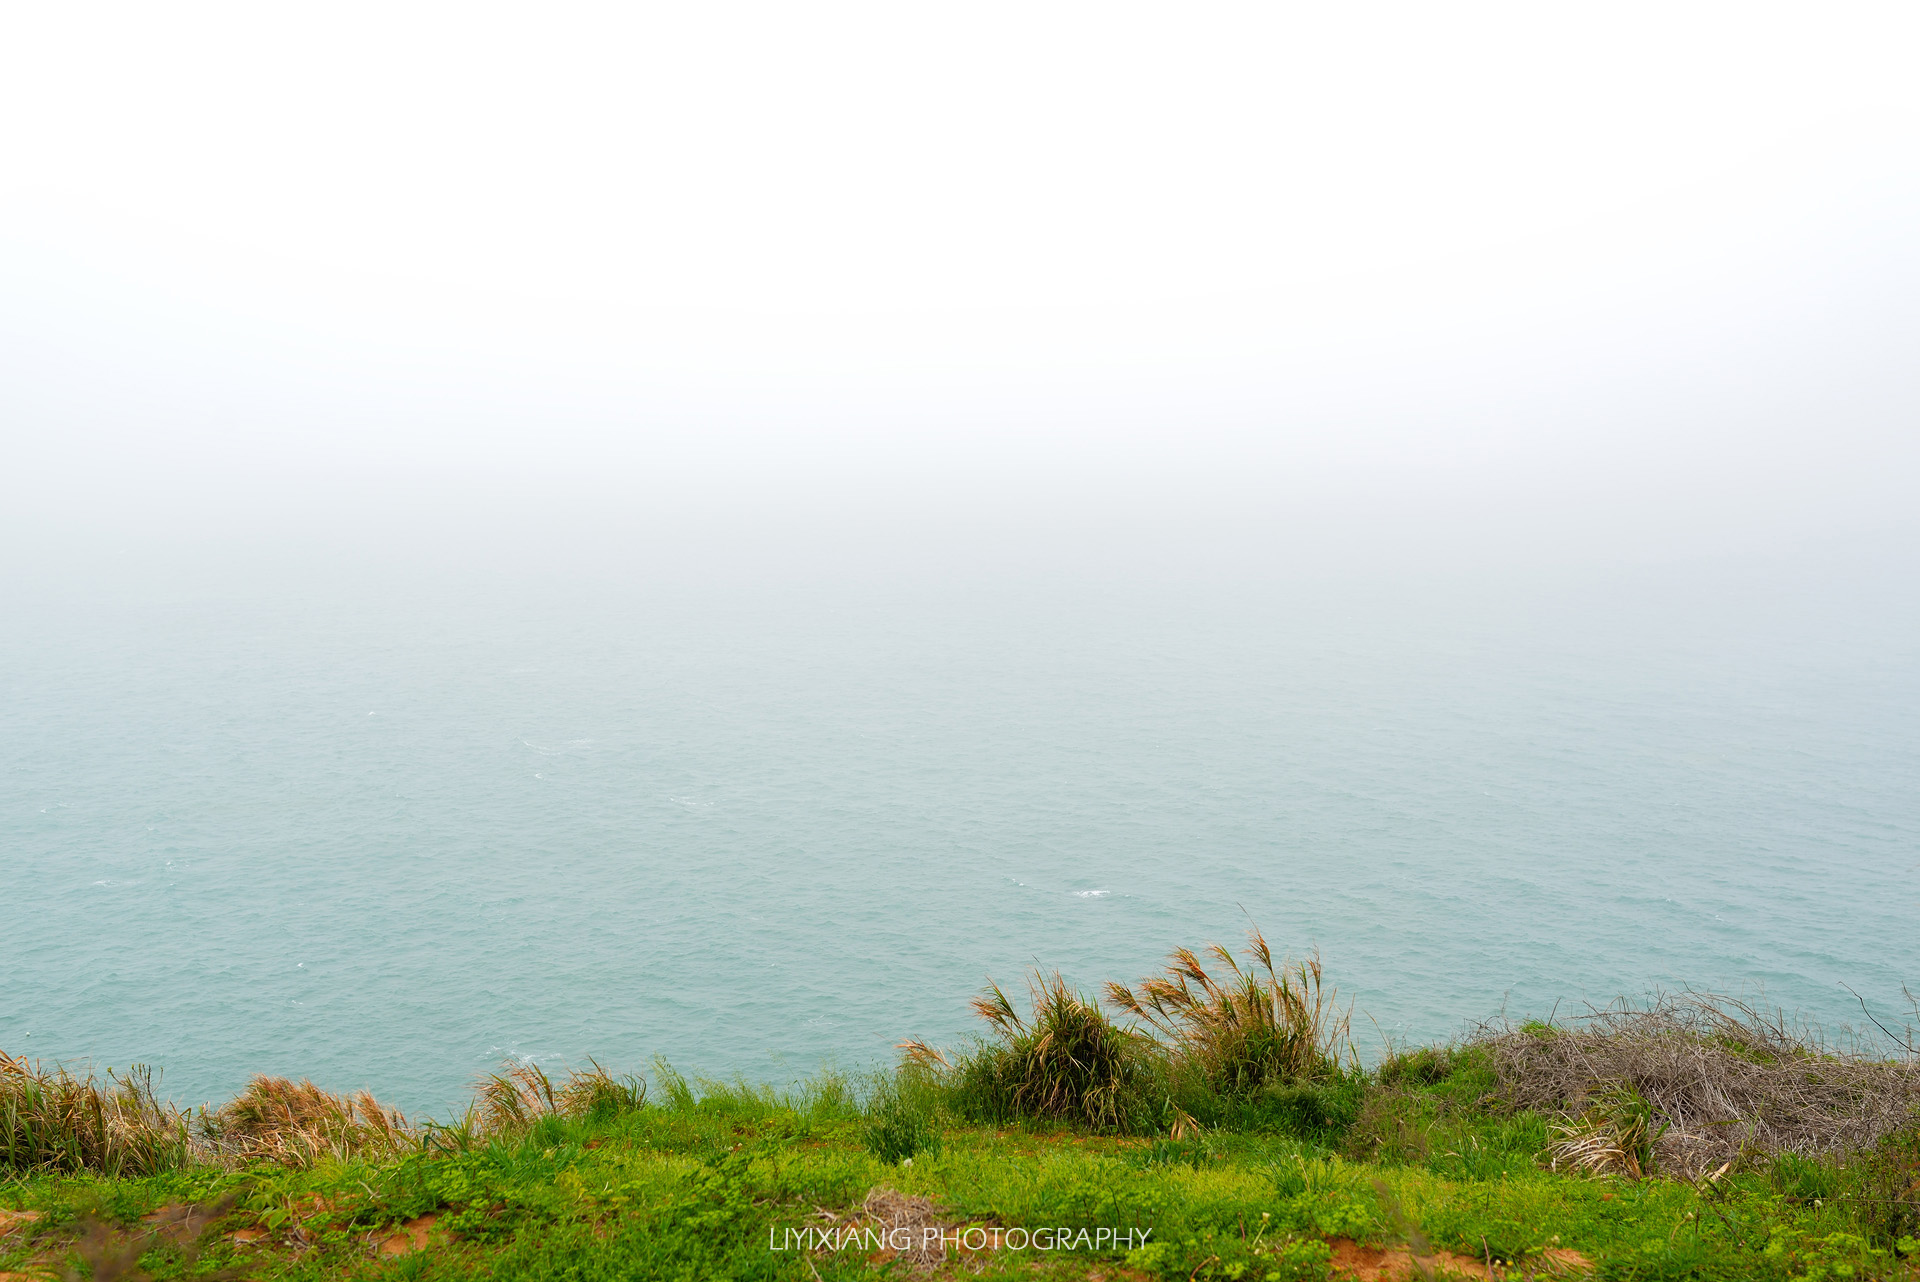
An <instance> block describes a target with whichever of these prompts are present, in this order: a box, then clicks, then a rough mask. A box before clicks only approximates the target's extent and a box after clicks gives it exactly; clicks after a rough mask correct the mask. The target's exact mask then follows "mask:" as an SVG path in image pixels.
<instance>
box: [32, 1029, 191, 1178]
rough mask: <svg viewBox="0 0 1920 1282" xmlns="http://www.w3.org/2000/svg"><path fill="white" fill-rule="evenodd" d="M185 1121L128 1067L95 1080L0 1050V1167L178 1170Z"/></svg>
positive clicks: (184, 1152) (119, 1172) (139, 1071)
mask: <svg viewBox="0 0 1920 1282" xmlns="http://www.w3.org/2000/svg"><path fill="white" fill-rule="evenodd" d="M188 1155H189V1154H188V1138H187V1118H186V1115H185V1114H183V1113H181V1112H180V1111H179V1110H178V1109H176V1108H174V1107H173V1106H172V1105H171V1104H165V1103H162V1102H161V1101H160V1100H159V1099H157V1098H156V1097H155V1096H154V1093H153V1076H152V1074H151V1072H150V1071H149V1070H148V1069H146V1068H145V1067H143V1066H140V1065H135V1066H134V1067H133V1068H131V1069H129V1070H127V1072H126V1074H125V1075H124V1076H122V1075H119V1074H116V1073H114V1072H112V1071H111V1070H109V1071H108V1073H107V1078H106V1080H105V1081H104V1082H103V1081H100V1080H99V1079H97V1078H95V1077H94V1076H93V1074H92V1073H88V1074H87V1076H85V1077H84V1078H82V1077H76V1076H74V1075H73V1074H72V1073H70V1072H68V1071H67V1070H66V1069H65V1068H61V1067H55V1068H52V1069H49V1068H45V1067H43V1066H42V1065H39V1064H29V1063H28V1062H27V1061H26V1060H25V1059H18V1058H15V1057H13V1056H11V1055H8V1054H7V1053H6V1052H5V1051H0V1168H4V1169H9V1170H15V1171H33V1170H54V1171H97V1172H99V1173H101V1174H103V1175H108V1176H115V1177H119V1176H137V1175H151V1174H153V1173H155V1172H157V1171H166V1170H172V1169H174V1168H176V1167H178V1166H181V1165H184V1164H185V1163H186V1161H187V1158H188Z"/></svg>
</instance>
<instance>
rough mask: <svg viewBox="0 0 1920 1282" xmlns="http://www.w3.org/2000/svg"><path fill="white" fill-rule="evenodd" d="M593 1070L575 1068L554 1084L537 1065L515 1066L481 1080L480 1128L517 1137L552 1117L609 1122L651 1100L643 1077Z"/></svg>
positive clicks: (594, 1066)
mask: <svg viewBox="0 0 1920 1282" xmlns="http://www.w3.org/2000/svg"><path fill="white" fill-rule="evenodd" d="M587 1062H588V1063H589V1064H590V1065H592V1067H590V1068H584V1069H575V1070H573V1071H572V1072H570V1073H568V1074H567V1076H566V1077H565V1078H564V1079H563V1080H562V1081H561V1082H559V1083H558V1084H557V1085H556V1084H555V1082H554V1080H553V1078H552V1077H550V1076H549V1075H548V1074H547V1073H546V1071H545V1070H543V1069H542V1068H541V1067H540V1066H539V1065H537V1064H533V1063H520V1062H511V1063H509V1064H508V1065H507V1066H506V1067H505V1068H504V1069H503V1070H502V1071H500V1072H498V1073H492V1074H489V1075H488V1076H487V1077H485V1078H483V1079H481V1082H480V1087H479V1090H478V1092H477V1094H478V1099H477V1100H476V1105H475V1121H476V1123H477V1129H478V1130H479V1132H480V1133H482V1134H485V1135H515V1134H519V1133H520V1132H522V1131H525V1130H527V1129H528V1128H530V1127H532V1126H533V1125H534V1124H535V1123H536V1122H539V1121H541V1120H542V1119H543V1118H548V1117H564V1118H571V1119H573V1120H575V1121H595V1122H598V1121H605V1120H607V1119H609V1118H612V1117H617V1116H619V1115H620V1114H621V1113H625V1112H629V1111H631V1110H633V1109H637V1108H639V1107H640V1106H641V1105H642V1104H643V1103H645V1102H646V1098H647V1083H646V1081H645V1079H643V1078H641V1077H638V1076H622V1077H616V1076H614V1075H613V1074H612V1073H609V1072H608V1071H607V1070H606V1069H604V1068H602V1067H600V1064H599V1062H598V1061H595V1060H589V1061H587Z"/></svg>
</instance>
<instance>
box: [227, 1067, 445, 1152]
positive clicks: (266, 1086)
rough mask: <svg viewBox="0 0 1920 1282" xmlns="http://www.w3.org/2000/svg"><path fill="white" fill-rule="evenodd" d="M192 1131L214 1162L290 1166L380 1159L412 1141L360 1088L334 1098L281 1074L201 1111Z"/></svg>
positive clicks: (397, 1118)
mask: <svg viewBox="0 0 1920 1282" xmlns="http://www.w3.org/2000/svg"><path fill="white" fill-rule="evenodd" d="M199 1131H200V1135H199V1140H200V1144H201V1146H202V1147H203V1148H204V1149H205V1151H206V1152H207V1154H208V1155H209V1156H211V1157H214V1158H215V1159H217V1160H225V1161H231V1162H252V1161H266V1162H276V1163H278V1164H280V1165H282V1166H292V1167H303V1166H311V1165H313V1163H315V1162H317V1161H319V1160H321V1159H322V1158H334V1159H338V1160H341V1161H345V1160H347V1159H350V1158H355V1157H379V1156H384V1155H386V1154H389V1153H394V1152H398V1151H400V1150H402V1149H405V1148H408V1147H410V1146H412V1145H413V1144H414V1143H415V1142H416V1136H415V1134H414V1132H413V1130H412V1129H411V1128H409V1127H408V1126H407V1119H406V1118H405V1117H403V1116H402V1115H401V1114H400V1113H399V1112H398V1111H397V1110H395V1109H389V1108H383V1107H382V1106H381V1105H380V1104H379V1103H378V1102H377V1101H376V1100H375V1099H374V1098H373V1096H372V1095H371V1094H369V1093H368V1092H366V1091H361V1092H359V1093H358V1094H355V1095H334V1094H331V1093H329V1092H327V1091H323V1090H321V1089H320V1088H319V1087H318V1086H315V1085H314V1084H313V1083H312V1082H308V1081H303V1082H298V1083H296V1082H292V1081H289V1080H288V1079H286V1078H284V1077H256V1078H254V1079H253V1081H252V1082H250V1083H248V1085H247V1089H246V1090H245V1091H244V1092H243V1093H242V1094H241V1095H240V1096H239V1097H238V1098H237V1099H234V1100H233V1101H232V1102H230V1103H228V1104H226V1105H224V1106H223V1107H221V1108H219V1109H217V1110H215V1111H213V1112H210V1113H207V1114H205V1115H203V1116H202V1118H201V1119H200V1126H199Z"/></svg>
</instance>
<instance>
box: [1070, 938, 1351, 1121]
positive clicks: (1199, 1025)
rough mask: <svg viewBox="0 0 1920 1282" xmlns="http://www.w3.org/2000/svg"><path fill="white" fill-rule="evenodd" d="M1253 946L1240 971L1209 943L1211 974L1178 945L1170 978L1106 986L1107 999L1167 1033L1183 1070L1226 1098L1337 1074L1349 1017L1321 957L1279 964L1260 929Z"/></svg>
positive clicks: (1169, 968)
mask: <svg viewBox="0 0 1920 1282" xmlns="http://www.w3.org/2000/svg"><path fill="white" fill-rule="evenodd" d="M1247 945H1248V946H1247V950H1246V957H1247V960H1248V963H1249V964H1248V965H1246V966H1244V967H1243V966H1242V965H1241V964H1240V963H1239V962H1238V961H1236V960H1235V959H1234V956H1233V954H1232V953H1230V952H1228V951H1227V950H1226V949H1225V948H1223V947H1221V946H1220V945H1219V944H1209V945H1208V946H1207V948H1206V950H1205V951H1206V954H1207V956H1208V957H1209V958H1210V959H1211V960H1212V962H1213V963H1214V965H1215V969H1214V970H1212V971H1209V970H1208V969H1207V966H1206V965H1205V964H1203V963H1202V962H1201V960H1200V958H1199V957H1198V956H1197V955H1195V953H1194V951H1193V950H1192V949H1190V948H1180V949H1176V950H1175V951H1174V953H1173V954H1172V956H1171V957H1170V958H1169V959H1168V962H1167V966H1166V969H1165V970H1164V972H1163V973H1161V974H1160V975H1157V976H1154V977H1152V978H1149V979H1144V980H1142V981H1140V983H1139V984H1138V985H1137V986H1136V987H1134V988H1128V987H1127V986H1126V985H1125V984H1117V983H1109V984H1108V985H1107V998H1108V1000H1110V1001H1111V1002H1112V1003H1113V1004H1114V1006H1115V1007H1116V1008H1118V1009H1120V1010H1123V1011H1125V1012H1126V1013H1127V1014H1129V1015H1132V1016H1133V1017H1134V1018H1136V1019H1138V1020H1140V1021H1142V1022H1143V1023H1145V1024H1146V1025H1148V1026H1149V1027H1150V1028H1152V1029H1153V1030H1154V1031H1155V1032H1157V1033H1159V1034H1160V1035H1161V1036H1163V1037H1164V1038H1165V1039H1166V1040H1167V1043H1168V1045H1169V1047H1170V1049H1171V1050H1172V1052H1173V1054H1174V1056H1175V1058H1176V1059H1177V1060H1178V1061H1179V1063H1180V1066H1181V1067H1183V1068H1185V1069H1187V1070H1190V1071H1192V1072H1194V1073H1196V1074H1197V1075H1198V1076H1199V1078H1200V1079H1201V1080H1202V1081H1203V1082H1204V1083H1205V1085H1206V1087H1207V1089H1209V1090H1211V1091H1212V1092H1214V1093H1215V1094H1217V1095H1220V1096H1224V1097H1226V1098H1228V1099H1247V1098H1249V1097H1251V1096H1253V1095H1256V1094H1258V1093H1260V1092H1261V1091H1263V1090H1267V1089H1269V1088H1272V1087H1275V1086H1296V1085H1301V1084H1304V1083H1310V1082H1315V1081H1321V1080H1325V1079H1328V1078H1331V1077H1334V1076H1337V1075H1338V1074H1339V1072H1340V1067H1341V1058H1340V1053H1341V1050H1342V1047H1343V1046H1344V1047H1346V1048H1347V1050H1348V1052H1349V1054H1351V1042H1350V1040H1349V1036H1348V1033H1349V1027H1348V1025H1349V1018H1350V1017H1349V1015H1348V1014H1347V1013H1346V1012H1343V1011H1341V1010H1340V1008H1339V1005H1338V1001H1337V996H1336V993H1335V991H1334V990H1333V989H1332V988H1330V987H1328V986H1326V984H1325V983H1324V981H1323V980H1322V978H1321V973H1320V959H1319V957H1318V956H1315V955H1313V954H1309V955H1308V956H1307V957H1305V958H1303V959H1301V960H1299V961H1287V962H1281V963H1279V964H1277V965H1276V964H1275V962H1274V958H1273V949H1272V948H1271V947H1269V946H1268V944H1267V941H1266V938H1265V936H1263V935H1262V934H1261V933H1260V932H1259V930H1257V929H1255V930H1251V931H1249V932H1248V933H1247Z"/></svg>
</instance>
